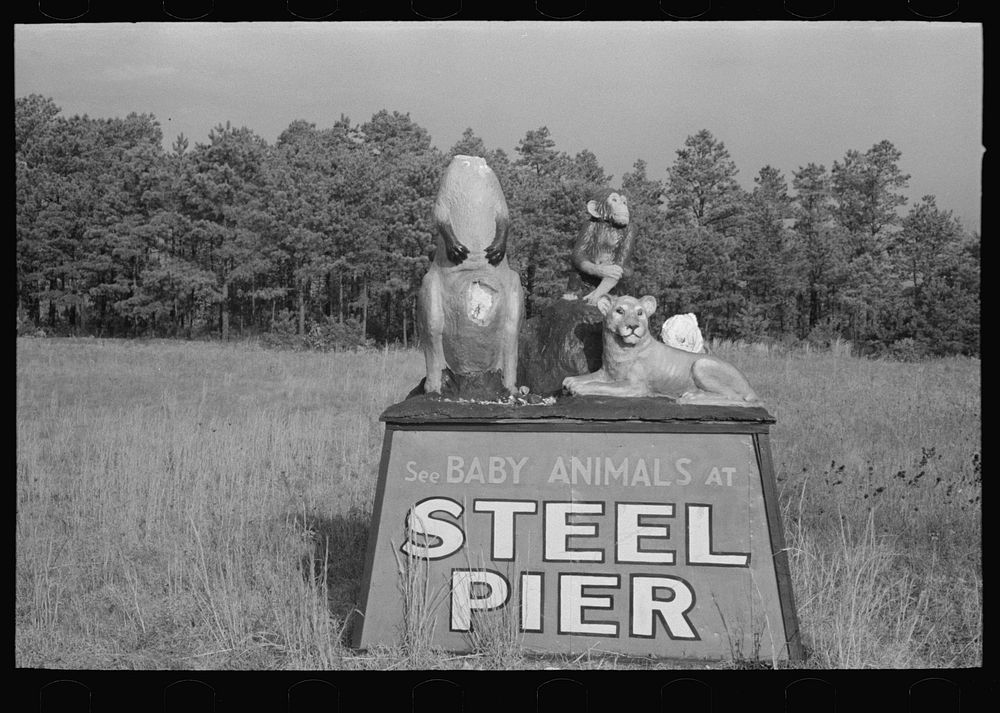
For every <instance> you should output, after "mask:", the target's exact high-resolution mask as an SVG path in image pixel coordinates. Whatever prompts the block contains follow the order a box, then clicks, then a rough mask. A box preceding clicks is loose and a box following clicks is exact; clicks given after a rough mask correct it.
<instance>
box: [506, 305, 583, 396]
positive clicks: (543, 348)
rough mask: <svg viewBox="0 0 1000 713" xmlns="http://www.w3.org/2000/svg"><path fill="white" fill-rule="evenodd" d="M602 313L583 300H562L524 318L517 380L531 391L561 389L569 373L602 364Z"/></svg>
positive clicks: (536, 392) (580, 372) (544, 394)
mask: <svg viewBox="0 0 1000 713" xmlns="http://www.w3.org/2000/svg"><path fill="white" fill-rule="evenodd" d="M602 321H603V315H602V314H601V311H600V310H599V309H597V308H596V307H593V306H591V305H589V304H587V303H586V302H584V301H583V300H565V299H563V300H559V301H557V302H555V303H553V304H552V305H550V306H549V307H548V308H546V309H545V310H543V311H542V313H541V314H538V315H535V316H533V317H532V318H531V319H529V320H526V321H525V322H524V326H523V327H522V328H521V336H520V344H519V347H518V354H519V360H518V369H517V383H518V384H520V385H524V386H527V387H528V388H529V389H530V390H531V393H532V394H541V395H543V396H548V395H552V394H557V393H559V392H560V391H562V383H563V379H565V378H566V377H567V376H577V375H579V374H589V373H590V372H592V371H596V370H597V369H599V368H600V366H601V349H602V346H601V339H602V337H601V332H602V330H601V324H602Z"/></svg>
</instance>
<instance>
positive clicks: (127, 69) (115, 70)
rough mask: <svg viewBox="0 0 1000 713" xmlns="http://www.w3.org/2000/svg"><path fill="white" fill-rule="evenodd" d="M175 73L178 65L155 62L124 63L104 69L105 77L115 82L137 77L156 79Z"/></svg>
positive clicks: (128, 80) (133, 79)
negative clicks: (156, 63) (172, 65)
mask: <svg viewBox="0 0 1000 713" xmlns="http://www.w3.org/2000/svg"><path fill="white" fill-rule="evenodd" d="M175 74H177V67H169V66H160V65H155V64H122V65H119V66H117V67H108V68H107V69H105V70H104V77H105V78H106V79H110V80H111V81H113V82H132V81H135V80H137V79H155V78H158V77H170V76H173V75H175Z"/></svg>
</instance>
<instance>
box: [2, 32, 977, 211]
mask: <svg viewBox="0 0 1000 713" xmlns="http://www.w3.org/2000/svg"><path fill="white" fill-rule="evenodd" d="M982 46H983V45H982V28H981V26H980V25H977V24H961V23H918V22H912V23H911V22H843V23H835V22H821V23H811V22H801V23H797V22H732V23H729V22H693V23H664V22H624V23H607V22H578V23H577V22H570V23H565V22H559V23H543V22H447V23H431V22H428V23H415V22H395V23H225V24H224V23H176V24H174V23H139V24H107V25H98V24H76V25H74V24H59V25H19V26H16V27H15V31H14V90H15V96H23V95H26V94H30V93H38V94H42V95H44V96H48V97H51V98H52V99H53V100H55V102H56V104H57V105H58V106H60V107H61V108H62V109H63V112H64V114H66V115H67V116H69V115H73V114H84V113H85V114H89V115H90V116H92V117H112V116H124V115H125V114H127V113H129V112H131V111H136V112H140V113H152V114H154V115H155V116H156V118H157V119H158V120H159V121H160V124H161V125H162V127H163V131H164V136H165V144H166V145H168V146H169V144H170V143H172V142H173V140H174V138H175V137H176V136H177V134H179V133H182V132H183V133H184V134H185V135H186V136H188V137H189V138H190V139H191V140H192V142H199V141H205V140H206V138H207V135H208V132H209V130H210V129H211V128H212V127H213V126H215V125H216V124H218V123H220V122H222V123H224V122H225V121H227V120H228V121H231V122H232V123H233V124H235V125H246V126H248V127H250V128H252V129H253V130H255V131H256V132H257V133H258V134H260V135H261V136H262V137H263V138H264V139H265V140H267V141H268V142H273V141H274V140H275V139H276V138H277V136H278V134H280V133H281V131H282V130H283V129H284V128H285V127H287V126H288V124H289V123H291V122H292V121H293V120H295V119H305V120H307V121H310V122H313V123H315V124H316V125H317V126H318V127H320V128H323V127H327V126H330V125H331V124H332V123H333V122H334V121H335V120H336V119H337V118H338V117H339V116H340V115H341V114H346V115H347V116H349V117H350V118H351V120H352V121H354V122H363V121H366V120H368V119H369V118H370V117H371V116H372V114H374V113H375V112H377V111H378V110H380V109H389V110H390V111H392V110H395V111H400V112H404V113H407V112H408V113H409V114H410V116H411V118H412V119H413V120H414V121H415V122H417V123H418V124H420V125H421V126H423V127H424V128H426V129H427V130H428V131H429V132H430V134H431V137H432V139H433V141H434V144H435V145H436V146H437V147H438V148H440V149H442V150H447V149H448V148H449V147H450V146H452V145H453V144H454V143H455V142H456V141H457V140H458V139H459V138H460V137H461V134H462V131H463V130H464V129H465V128H466V127H472V128H473V130H474V131H475V132H476V133H477V134H478V135H479V136H481V137H482V138H483V140H484V141H485V142H486V144H487V146H489V147H490V148H502V149H504V150H505V151H507V152H508V153H509V154H511V155H512V157H513V154H514V148H515V146H516V145H517V142H518V140H519V139H521V138H522V137H523V136H524V135H525V133H526V132H527V131H528V130H531V129H536V128H538V127H540V126H547V127H548V128H549V130H550V132H551V134H552V137H553V138H554V139H555V141H556V147H557V148H558V149H560V150H563V151H567V152H569V153H571V154H575V153H576V152H578V151H580V150H581V149H584V148H587V149H590V150H591V151H593V152H594V153H595V154H596V155H597V158H598V160H599V161H600V162H601V164H602V165H603V166H604V168H605V171H607V172H609V173H612V174H614V176H615V183H616V184H617V183H619V182H620V180H621V176H622V174H623V173H625V172H626V171H628V170H630V168H631V167H632V164H633V163H634V162H635V160H636V159H638V158H642V159H644V160H645V161H646V162H647V164H648V171H649V174H650V176H651V177H653V178H660V179H663V178H665V175H666V173H665V171H666V168H667V167H668V166H669V165H670V164H671V163H672V162H673V160H674V158H675V155H676V153H675V152H676V151H677V149H679V148H681V147H682V146H683V143H684V139H685V138H686V137H687V136H689V135H691V134H694V133H696V132H697V131H699V130H700V129H708V130H709V131H711V132H712V133H713V134H714V135H715V137H716V138H717V139H719V140H721V141H723V142H724V143H725V145H726V148H727V149H729V152H730V154H731V156H732V158H733V160H734V161H735V162H736V165H737V166H738V167H739V169H740V174H739V178H740V181H741V182H742V184H743V185H744V186H745V187H747V188H752V186H753V177H754V176H755V175H756V174H757V172H758V171H759V170H760V168H761V167H763V166H765V165H768V164H770V165H772V166H775V167H776V168H778V169H780V170H781V171H783V172H784V174H785V176H786V178H787V179H788V181H789V183H791V174H792V172H793V171H794V170H796V169H797V168H798V167H800V166H804V165H805V164H807V163H809V162H815V163H822V164H824V165H826V166H827V167H828V168H829V167H831V165H832V164H833V162H834V161H835V160H840V159H842V158H843V156H844V154H845V152H846V151H847V150H849V149H857V150H859V151H862V152H864V151H866V150H867V149H869V148H871V146H872V145H874V144H875V143H877V142H879V141H881V140H882V139H888V140H889V141H891V142H892V143H893V144H894V145H895V146H896V148H898V149H899V150H900V151H901V152H902V154H903V158H902V161H901V163H900V165H901V168H902V169H903V171H904V172H906V173H909V174H911V179H910V188H909V190H908V195H909V197H910V199H911V203H912V202H915V201H917V200H919V198H920V197H921V196H923V195H925V194H928V193H930V194H934V195H936V196H937V198H938V205H939V206H941V207H942V208H946V209H950V210H953V211H954V212H955V214H956V215H957V216H958V217H959V218H960V219H961V220H962V222H963V224H964V225H965V226H966V227H967V228H969V229H979V221H980V217H979V211H980V191H981V188H980V176H981V159H982V144H981V139H982V82H983V70H982Z"/></svg>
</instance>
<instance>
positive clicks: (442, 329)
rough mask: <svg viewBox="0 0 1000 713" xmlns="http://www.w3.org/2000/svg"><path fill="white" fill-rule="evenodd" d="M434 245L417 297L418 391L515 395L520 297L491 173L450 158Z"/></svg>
mask: <svg viewBox="0 0 1000 713" xmlns="http://www.w3.org/2000/svg"><path fill="white" fill-rule="evenodd" d="M434 224H435V226H436V228H437V233H438V235H437V247H436V249H435V251H434V257H433V260H432V262H431V265H430V268H429V269H428V271H427V274H426V275H425V276H424V279H423V282H422V284H421V287H420V292H419V294H418V319H419V320H420V330H421V335H422V343H423V351H424V361H425V363H426V367H427V374H426V377H425V379H424V384H423V391H424V393H442V390H443V391H444V393H446V394H450V395H453V396H463V395H465V396H475V395H477V394H478V395H494V396H498V395H500V394H499V392H500V391H506V392H507V394H513V393H515V392H516V390H517V387H516V380H517V349H518V332H519V330H520V327H521V315H522V310H523V304H524V295H523V292H522V289H521V279H520V277H519V276H518V274H517V273H516V272H514V271H513V270H512V269H511V268H510V265H509V264H508V260H507V236H508V233H509V231H510V213H509V211H508V209H507V201H506V199H505V198H504V195H503V191H502V190H501V188H500V181H499V180H497V177H496V174H495V173H494V172H493V170H492V169H491V168H490V167H489V166H488V165H487V164H486V161H485V160H484V159H482V158H480V157H477V156H463V155H458V156H455V157H454V158H453V159H452V160H451V163H450V164H448V168H447V169H446V170H445V173H444V177H443V178H442V179H441V185H440V188H439V189H438V194H437V199H436V200H435V203H434Z"/></svg>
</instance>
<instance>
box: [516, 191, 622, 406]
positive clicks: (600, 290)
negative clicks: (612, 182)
mask: <svg viewBox="0 0 1000 713" xmlns="http://www.w3.org/2000/svg"><path fill="white" fill-rule="evenodd" d="M586 210H587V218H586V222H585V223H584V224H583V226H582V228H581V229H580V231H579V233H577V236H576V238H575V240H574V241H573V247H572V252H571V253H570V260H569V263H570V266H571V271H570V273H569V279H568V282H567V292H566V293H565V294H564V295H563V299H561V300H558V301H556V302H555V303H553V304H551V305H550V306H549V307H547V308H546V309H545V310H543V311H542V312H541V313H540V314H536V315H533V316H532V317H531V319H529V320H527V321H526V322H525V323H524V327H523V328H522V330H521V340H520V341H521V347H520V360H519V367H518V368H519V370H520V374H519V377H518V383H519V384H524V385H526V386H527V387H528V388H529V389H530V391H531V393H535V394H539V395H542V396H548V395H554V394H558V393H559V392H560V391H561V390H562V382H563V379H565V378H566V377H567V376H579V375H580V374H589V373H592V372H594V371H597V370H598V369H599V368H600V367H601V355H602V351H603V346H602V324H603V315H602V314H601V311H600V310H599V309H598V308H597V306H596V305H597V302H598V300H599V299H600V298H601V296H602V295H606V294H608V293H609V292H611V291H612V290H614V289H615V288H616V287H617V288H618V290H620V289H621V286H620V285H619V281H621V280H622V279H623V278H625V277H627V276H628V275H629V274H631V269H630V268H629V264H628V263H629V260H630V258H631V256H632V249H633V247H634V245H635V238H636V227H635V224H634V222H633V221H632V220H631V216H630V215H629V209H628V197H627V196H626V194H625V192H624V191H622V190H614V189H604V190H602V191H601V192H600V193H598V194H597V195H595V196H594V197H593V198H592V199H591V200H589V201H587V204H586Z"/></svg>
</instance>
